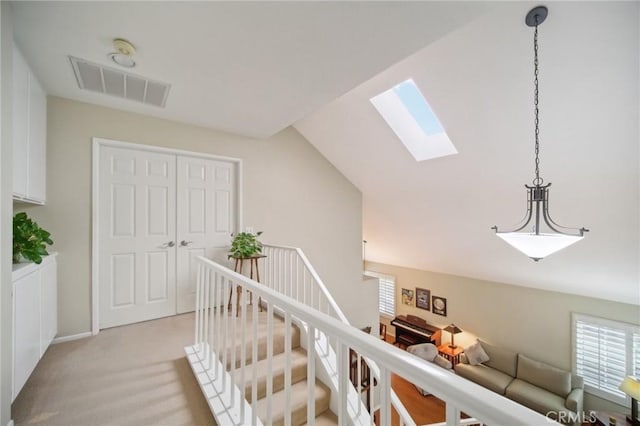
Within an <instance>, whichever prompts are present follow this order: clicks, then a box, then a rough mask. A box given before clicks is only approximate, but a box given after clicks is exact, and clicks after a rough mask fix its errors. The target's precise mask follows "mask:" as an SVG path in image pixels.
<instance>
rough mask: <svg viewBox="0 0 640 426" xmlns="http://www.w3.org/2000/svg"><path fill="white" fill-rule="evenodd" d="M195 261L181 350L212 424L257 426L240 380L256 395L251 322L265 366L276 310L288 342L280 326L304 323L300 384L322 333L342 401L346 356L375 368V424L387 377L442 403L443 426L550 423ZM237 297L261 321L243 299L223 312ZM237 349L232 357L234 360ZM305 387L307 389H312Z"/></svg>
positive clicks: (385, 415)
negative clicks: (332, 352)
mask: <svg viewBox="0 0 640 426" xmlns="http://www.w3.org/2000/svg"><path fill="white" fill-rule="evenodd" d="M196 262H197V264H198V274H197V277H198V278H197V300H196V314H195V316H196V321H195V322H196V326H195V343H194V344H193V345H191V346H188V347H186V348H185V351H186V353H187V358H188V361H189V363H190V365H191V367H192V369H193V371H194V374H195V376H196V378H197V380H198V383H199V384H200V386H201V388H202V391H203V393H204V395H205V397H206V399H207V401H208V403H209V406H210V407H211V410H212V412H213V414H214V416H215V417H216V420H217V422H218V424H224V425H248V424H251V425H260V424H262V421H261V420H260V418H258V414H257V412H258V409H259V407H258V404H257V401H256V398H255V397H254V398H253V399H252V402H251V404H249V403H248V402H247V401H246V400H245V398H244V395H245V383H246V382H245V378H246V377H247V376H246V375H247V374H250V375H251V377H252V381H251V383H250V384H249V386H251V388H252V394H254V396H255V390H254V389H257V381H256V376H257V373H256V369H257V366H256V362H255V361H256V360H257V358H258V357H257V350H256V345H257V340H258V330H257V328H258V321H260V324H264V320H265V319H266V324H267V326H266V328H267V339H268V340H267V343H268V348H267V351H266V352H267V353H266V359H267V361H268V363H269V364H270V363H271V359H272V358H273V336H274V322H275V321H276V320H277V321H280V319H279V318H277V317H276V316H275V310H278V311H280V312H283V313H284V317H285V318H284V321H285V327H284V332H285V333H288V334H289V337H287V338H286V339H287V340H286V341H288V342H290V341H291V340H289V339H290V338H291V327H286V324H290V323H291V322H292V321H296V322H300V323H303V324H307V327H308V335H307V336H308V337H307V338H308V351H309V352H308V356H309V357H310V359H311V361H309V362H307V377H308V379H309V380H310V381H311V380H313V378H314V377H315V374H314V363H313V362H312V359H313V358H312V357H313V353H314V351H315V349H314V348H316V347H317V346H318V345H317V344H316V340H317V339H318V336H319V335H320V334H324V335H325V336H328V337H329V338H330V339H331V340H332V343H333V345H334V346H335V348H336V351H337V354H338V365H339V368H338V372H337V374H338V381H339V383H340V384H341V385H340V389H339V392H340V395H339V396H340V398H341V400H342V399H345V397H346V394H347V392H345V390H346V389H347V388H349V387H351V386H347V383H348V381H349V377H348V371H347V370H348V367H349V365H348V363H349V350H350V349H353V350H354V351H356V352H357V353H359V354H362V356H364V357H366V358H367V359H369V360H371V361H373V362H375V363H376V364H377V365H378V366H379V369H380V373H379V377H380V378H379V380H378V386H379V388H380V394H381V403H380V421H379V424H380V425H384V426H387V425H390V423H391V410H392V405H391V400H390V393H391V374H392V373H393V374H396V375H398V376H400V377H403V378H405V379H406V380H408V381H410V382H412V383H415V384H416V385H417V386H419V387H421V388H424V389H426V390H427V391H429V392H430V393H432V394H434V395H435V396H436V397H438V398H440V399H441V400H443V401H445V403H446V420H445V421H446V425H447V426H454V425H455V426H458V425H460V424H462V422H464V423H466V421H463V420H461V419H460V412H461V411H464V412H465V413H467V414H468V415H470V416H473V417H474V418H475V419H478V421H479V422H482V423H484V424H492V425H515V424H530V425H534V424H535V425H542V424H553V421H551V420H550V419H548V418H546V417H544V416H542V415H540V414H538V413H536V412H534V411H532V410H530V409H528V408H526V407H524V406H522V405H519V404H517V403H515V402H513V401H511V400H508V399H506V398H504V397H502V396H500V395H498V394H497V393H494V392H491V391H490V390H488V389H485V388H483V387H481V386H479V385H477V384H475V383H472V382H470V381H468V380H465V379H464V378H462V377H458V376H456V375H454V374H448V373H447V372H445V371H444V370H442V369H441V368H439V367H437V366H433V365H431V364H430V363H427V362H425V361H423V360H421V359H420V358H418V357H416V356H414V355H411V354H409V353H407V352H406V351H403V350H400V349H398V348H396V347H394V346H391V345H389V344H387V343H385V342H382V341H381V340H380V339H378V338H376V337H373V336H371V335H367V334H365V333H362V332H361V331H359V330H357V329H354V328H353V327H345V326H344V323H343V322H342V321H340V320H338V319H336V318H333V317H332V316H329V315H327V314H325V313H323V312H319V311H317V310H315V309H309V307H308V306H307V305H305V304H302V303H300V302H298V301H297V300H294V299H293V298H290V297H288V296H285V295H283V294H281V293H280V292H278V291H274V290H273V289H270V288H268V287H266V286H264V285H261V284H259V283H257V282H255V281H253V280H251V279H249V278H247V277H245V276H243V275H240V274H238V273H235V272H233V271H231V270H230V269H228V268H226V267H224V266H222V265H219V264H217V263H214V262H212V261H210V260H208V259H205V258H203V257H199V258H197V260H196ZM240 286H242V290H240ZM237 291H243V292H250V293H252V295H253V298H254V300H256V298H257V297H259V298H261V299H262V303H263V305H264V306H266V314H265V313H263V314H262V318H259V316H260V315H259V313H258V306H257V303H254V304H253V305H245V301H246V300H247V297H246V294H245V297H243V298H242V303H241V305H240V306H236V305H235V300H236V298H235V297H232V298H231V299H232V301H233V302H232V305H231V308H230V309H229V308H228V306H227V303H226V300H227V297H228V295H229V294H231V295H232V296H235V295H236V294H237V293H236V292H237ZM249 306H250V308H249ZM238 308H240V309H239V310H238ZM249 310H250V312H251V313H250V314H249ZM265 317H266V318H265ZM238 327H240V329H238ZM249 330H250V331H249ZM247 333H248V334H247ZM285 335H286V334H285ZM239 342H241V345H240V346H238V343H239ZM247 342H249V343H247ZM238 348H239V352H240V353H239V354H237V352H238ZM249 353H251V364H250V365H248V363H247V362H248V361H247V354H249ZM287 362H290V357H287ZM286 368H290V364H289V365H286ZM247 370H251V371H250V372H249V371H247ZM270 384H271V383H270V382H268V383H267V394H266V398H265V400H264V402H263V403H262V404H263V405H262V406H261V407H260V408H261V409H262V408H265V407H266V414H265V415H264V421H265V423H266V424H271V423H272V422H273V410H274V408H277V407H274V398H273V395H272V394H271V387H270ZM309 388H313V385H311V386H309ZM284 392H285V395H286V394H291V383H290V379H285V384H284ZM349 410H351V411H352V412H350V411H349ZM353 410H354V407H351V406H350V405H349V404H348V403H346V402H345V403H341V404H340V407H339V410H338V413H337V415H338V421H339V424H340V425H347V424H351V423H352V418H353ZM315 415H316V413H315V404H314V399H313V391H312V390H309V392H308V400H307V419H306V421H307V423H308V424H311V425H313V424H314V419H315ZM284 424H285V425H288V424H291V406H290V403H288V402H285V417H284Z"/></svg>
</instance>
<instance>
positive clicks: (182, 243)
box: [180, 240, 193, 247]
mask: <svg viewBox="0 0 640 426" xmlns="http://www.w3.org/2000/svg"><path fill="white" fill-rule="evenodd" d="M192 243H193V241H186V240H182V241H180V245H181V246H182V247H186V246H189V245H191V244H192Z"/></svg>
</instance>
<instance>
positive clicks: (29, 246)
mask: <svg viewBox="0 0 640 426" xmlns="http://www.w3.org/2000/svg"><path fill="white" fill-rule="evenodd" d="M47 244H48V245H51V244H53V241H52V240H51V233H49V232H48V231H46V230H44V229H42V228H40V226H38V224H37V223H36V222H34V221H33V220H31V219H29V217H28V216H27V214H26V213H24V212H21V213H16V215H15V216H14V217H13V263H20V261H22V260H23V259H25V260H28V261H30V262H35V263H41V262H42V256H46V255H48V254H49V252H47V246H46V245H47Z"/></svg>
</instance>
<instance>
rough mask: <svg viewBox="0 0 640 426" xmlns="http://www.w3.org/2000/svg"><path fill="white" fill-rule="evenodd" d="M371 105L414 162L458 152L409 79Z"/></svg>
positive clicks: (376, 98)
mask: <svg viewBox="0 0 640 426" xmlns="http://www.w3.org/2000/svg"><path fill="white" fill-rule="evenodd" d="M371 103H372V104H373V106H374V107H375V108H376V109H377V110H378V112H379V113H380V115H381V116H382V118H383V119H384V120H385V121H386V122H387V124H388V125H389V127H391V130H393V132H394V133H395V134H396V136H398V138H399V139H400V141H401V142H402V143H403V144H404V146H405V147H406V148H407V149H408V150H409V152H410V153H411V155H413V158H415V160H416V161H423V160H428V159H431V158H437V157H444V156H446V155H451V154H457V153H458V151H457V150H456V147H455V146H453V143H451V140H450V139H449V136H448V135H447V133H446V132H445V130H444V128H443V127H442V124H441V123H440V121H439V120H438V117H436V115H435V114H434V112H433V110H432V109H431V107H430V106H429V103H428V102H427V100H426V99H425V97H424V96H423V95H422V93H421V92H420V89H419V88H418V86H417V85H416V83H415V82H414V81H413V80H412V79H409V80H407V81H403V82H402V83H400V84H398V85H396V86H394V87H392V88H391V89H389V90H387V91H385V92H382V93H380V94H379V95H376V96H374V97H373V98H371Z"/></svg>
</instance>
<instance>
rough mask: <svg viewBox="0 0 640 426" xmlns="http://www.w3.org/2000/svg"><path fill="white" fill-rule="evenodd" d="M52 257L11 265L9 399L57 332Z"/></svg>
mask: <svg viewBox="0 0 640 426" xmlns="http://www.w3.org/2000/svg"><path fill="white" fill-rule="evenodd" d="M55 256H56V255H55V253H54V254H51V255H49V256H47V257H45V258H44V259H43V261H42V263H41V264H40V265H36V264H33V263H29V264H19V265H14V270H13V387H12V399H11V400H12V401H13V400H14V399H15V398H16V396H18V393H20V390H21V389H22V387H23V386H24V384H25V383H26V382H27V379H28V378H29V376H30V375H31V373H32V372H33V369H34V368H35V367H36V365H37V364H38V361H40V358H41V357H42V355H44V352H45V351H46V350H47V348H48V347H49V345H50V344H51V341H52V340H53V338H54V337H55V335H56V333H57V332H58V313H57V309H58V308H57V306H58V300H57V299H58V296H57V294H58V288H57V275H56V274H57V265H56V259H55Z"/></svg>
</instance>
